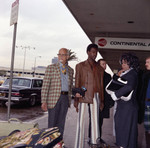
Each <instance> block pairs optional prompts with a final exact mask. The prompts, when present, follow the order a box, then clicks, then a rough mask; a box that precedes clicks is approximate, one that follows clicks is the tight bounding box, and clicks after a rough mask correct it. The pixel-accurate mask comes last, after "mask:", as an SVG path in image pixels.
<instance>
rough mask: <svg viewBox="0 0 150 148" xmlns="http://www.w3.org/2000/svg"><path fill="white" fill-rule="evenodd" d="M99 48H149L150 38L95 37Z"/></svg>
mask: <svg viewBox="0 0 150 148" xmlns="http://www.w3.org/2000/svg"><path fill="white" fill-rule="evenodd" d="M95 44H97V45H98V47H99V48H110V49H129V50H146V51H147V50H149V51H150V39H133V38H109V37H95Z"/></svg>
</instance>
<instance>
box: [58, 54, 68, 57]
mask: <svg viewBox="0 0 150 148" xmlns="http://www.w3.org/2000/svg"><path fill="white" fill-rule="evenodd" d="M57 55H58V56H59V57H61V56H62V57H65V56H67V54H57Z"/></svg>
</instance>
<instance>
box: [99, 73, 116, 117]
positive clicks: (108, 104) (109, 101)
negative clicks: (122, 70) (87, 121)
mask: <svg viewBox="0 0 150 148" xmlns="http://www.w3.org/2000/svg"><path fill="white" fill-rule="evenodd" d="M110 80H111V75H110V74H108V73H107V72H104V79H103V81H104V109H103V111H102V116H103V118H109V116H110V115H109V110H110V108H111V107H112V106H113V105H114V101H113V99H112V98H111V96H110V95H109V94H108V93H107V92H106V90H105V87H106V86H107V84H108V83H109V82H110Z"/></svg>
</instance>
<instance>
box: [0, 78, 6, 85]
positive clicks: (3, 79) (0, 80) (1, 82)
mask: <svg viewBox="0 0 150 148" xmlns="http://www.w3.org/2000/svg"><path fill="white" fill-rule="evenodd" d="M5 80H6V78H5V77H0V85H2V84H3V83H4V81H5Z"/></svg>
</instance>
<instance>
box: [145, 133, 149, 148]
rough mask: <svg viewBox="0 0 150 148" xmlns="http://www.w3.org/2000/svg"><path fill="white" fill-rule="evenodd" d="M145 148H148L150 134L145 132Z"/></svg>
mask: <svg viewBox="0 0 150 148" xmlns="http://www.w3.org/2000/svg"><path fill="white" fill-rule="evenodd" d="M145 138H146V148H150V133H148V132H145Z"/></svg>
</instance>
